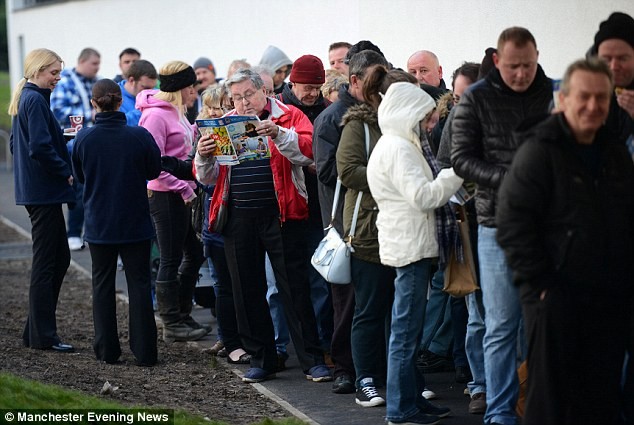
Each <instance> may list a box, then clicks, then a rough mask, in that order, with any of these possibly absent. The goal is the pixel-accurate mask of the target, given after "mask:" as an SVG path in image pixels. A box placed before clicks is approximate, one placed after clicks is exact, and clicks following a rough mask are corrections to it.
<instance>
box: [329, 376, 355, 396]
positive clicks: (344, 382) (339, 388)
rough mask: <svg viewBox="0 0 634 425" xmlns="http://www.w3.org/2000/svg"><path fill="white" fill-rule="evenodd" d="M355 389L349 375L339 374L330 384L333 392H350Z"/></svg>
mask: <svg viewBox="0 0 634 425" xmlns="http://www.w3.org/2000/svg"><path fill="white" fill-rule="evenodd" d="M355 391H356V388H355V387H354V381H353V380H352V378H351V377H350V375H346V374H345V373H344V374H343V375H339V376H337V377H336V378H335V382H334V383H333V384H332V392H333V393H335V394H352V393H354V392H355Z"/></svg>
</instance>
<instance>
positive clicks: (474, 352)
mask: <svg viewBox="0 0 634 425" xmlns="http://www.w3.org/2000/svg"><path fill="white" fill-rule="evenodd" d="M466 300H467V309H468V310H469V320H468V322H467V338H466V341H465V349H466V351H467V359H468V360H469V367H470V368H471V375H472V376H473V381H471V382H469V383H468V384H467V386H468V387H469V392H470V394H471V395H475V394H478V393H486V391H487V385H486V377H485V373H484V347H483V346H482V342H483V340H484V329H485V328H484V306H483V305H482V291H476V292H473V293H471V294H469V295H467V296H466Z"/></svg>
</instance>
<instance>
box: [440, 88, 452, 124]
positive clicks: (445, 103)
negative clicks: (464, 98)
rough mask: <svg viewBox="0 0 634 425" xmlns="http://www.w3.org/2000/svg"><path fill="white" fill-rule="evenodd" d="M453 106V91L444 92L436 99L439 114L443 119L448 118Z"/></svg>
mask: <svg viewBox="0 0 634 425" xmlns="http://www.w3.org/2000/svg"><path fill="white" fill-rule="evenodd" d="M451 108H453V93H451V92H447V93H445V94H443V95H442V96H440V97H439V98H438V100H437V101H436V110H437V111H438V116H439V118H440V119H441V120H442V119H443V118H447V116H448V115H449V112H450V111H451Z"/></svg>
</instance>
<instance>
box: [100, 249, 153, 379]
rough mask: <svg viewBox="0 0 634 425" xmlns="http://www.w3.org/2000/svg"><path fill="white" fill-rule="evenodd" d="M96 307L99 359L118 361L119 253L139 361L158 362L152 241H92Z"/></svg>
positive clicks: (131, 334)
mask: <svg viewBox="0 0 634 425" xmlns="http://www.w3.org/2000/svg"><path fill="white" fill-rule="evenodd" d="M88 246H89V248H90V256H91V258H92V308H93V320H94V325H95V341H94V343H93V348H94V350H95V355H96V356H97V359H98V360H103V361H106V362H109V363H113V362H116V361H117V360H118V359H119V356H120V355H121V346H120V345H119V332H118V330H117V309H116V307H117V303H116V288H115V283H116V274H117V255H120V256H121V261H122V262H123V267H124V270H125V277H126V282H127V284H128V297H129V299H130V302H129V308H128V311H129V323H128V329H129V336H130V349H131V350H132V353H133V354H134V356H135V357H136V359H137V363H140V364H144V365H147V366H150V365H153V364H155V363H156V359H157V349H156V336H157V335H156V323H155V321H154V311H153V309H152V294H151V271H150V250H151V241H150V240H147V241H141V242H135V243H125V244H94V243H90V244H89V245H88Z"/></svg>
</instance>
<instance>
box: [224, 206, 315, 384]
mask: <svg viewBox="0 0 634 425" xmlns="http://www.w3.org/2000/svg"><path fill="white" fill-rule="evenodd" d="M302 229H305V223H304V222H292V221H287V222H285V223H284V224H283V226H280V223H279V219H278V217H277V215H259V216H255V217H245V216H241V215H236V214H235V213H233V211H232V214H231V216H230V217H229V220H228V223H227V225H226V227H225V231H224V234H223V236H224V237H225V254H226V257H227V263H228V266H229V272H230V273H231V280H232V284H233V296H234V303H235V307H236V317H237V321H238V331H239V333H240V336H241V337H242V342H243V343H244V349H245V350H246V351H247V352H249V353H250V354H251V355H252V357H251V366H252V367H259V368H262V369H265V370H267V371H269V372H273V371H275V370H276V367H277V353H276V350H275V335H274V331H273V322H272V320H271V314H270V311H269V305H268V303H267V302H266V291H267V284H266V273H265V268H264V259H265V254H266V253H268V254H269V258H270V260H271V265H272V266H273V271H274V273H275V279H276V281H277V289H278V292H279V295H280V299H281V301H282V304H283V306H284V313H285V315H286V319H287V322H288V325H289V331H290V334H291V339H292V341H293V344H294V346H295V351H296V352H297V356H298V358H299V362H300V364H301V366H302V369H303V370H304V371H305V372H306V371H308V370H309V369H310V368H311V367H313V366H315V365H318V364H323V363H324V360H323V353H322V352H321V350H320V348H319V342H318V336H317V325H316V323H315V313H314V311H313V308H312V304H311V301H310V289H309V284H308V277H307V272H306V266H307V261H306V239H305V236H304V232H303V231H302Z"/></svg>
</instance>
